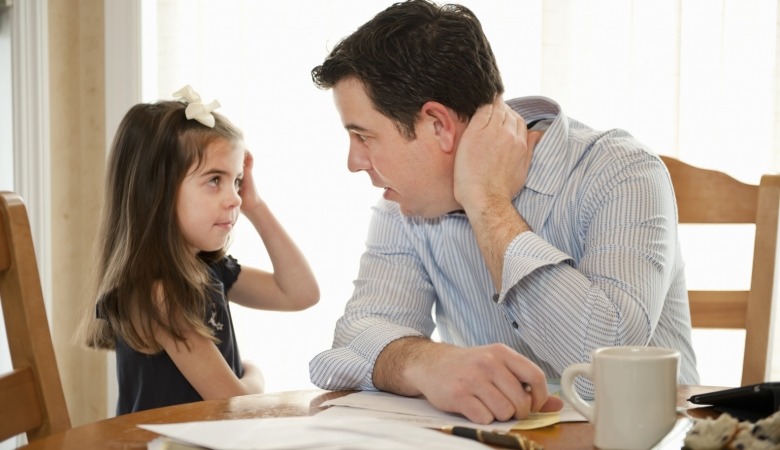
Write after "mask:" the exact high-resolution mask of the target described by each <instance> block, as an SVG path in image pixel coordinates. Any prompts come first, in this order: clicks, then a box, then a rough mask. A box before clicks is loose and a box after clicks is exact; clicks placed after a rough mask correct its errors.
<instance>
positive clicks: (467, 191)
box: [454, 96, 538, 215]
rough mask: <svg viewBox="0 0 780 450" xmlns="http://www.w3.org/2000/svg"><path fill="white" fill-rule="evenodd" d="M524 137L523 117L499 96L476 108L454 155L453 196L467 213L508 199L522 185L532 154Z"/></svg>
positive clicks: (524, 125)
mask: <svg viewBox="0 0 780 450" xmlns="http://www.w3.org/2000/svg"><path fill="white" fill-rule="evenodd" d="M528 138H529V136H528V132H527V128H526V124H525V120H523V118H522V117H521V116H520V115H519V114H517V113H516V112H515V111H513V110H512V109H511V108H510V107H509V106H507V104H506V103H504V101H503V99H502V98H501V97H500V96H498V97H496V99H495V101H494V102H493V103H491V104H488V105H484V106H482V107H480V108H479V109H478V110H477V112H476V113H475V114H474V116H473V117H472V118H471V121H470V122H469V125H468V126H467V127H466V130H465V131H464V132H463V136H462V137H461V139H460V142H459V144H458V149H457V154H456V156H455V175H454V178H455V182H454V183H455V186H454V189H455V199H456V200H457V201H458V203H459V204H460V205H461V206H463V209H464V210H465V211H466V213H467V214H468V213H470V212H471V213H475V212H476V211H479V210H480V209H481V208H484V207H485V205H487V204H491V203H494V202H496V201H499V202H500V201H508V202H511V200H512V198H513V197H514V196H515V194H517V193H518V192H520V190H521V189H522V188H523V187H524V186H525V181H526V177H527V175H528V168H529V167H530V166H531V156H532V154H533V145H528V144H529V143H528ZM536 139H538V135H537V134H536V133H534V134H533V140H536ZM470 215H471V214H470Z"/></svg>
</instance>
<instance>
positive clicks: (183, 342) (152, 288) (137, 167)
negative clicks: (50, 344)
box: [81, 86, 319, 414]
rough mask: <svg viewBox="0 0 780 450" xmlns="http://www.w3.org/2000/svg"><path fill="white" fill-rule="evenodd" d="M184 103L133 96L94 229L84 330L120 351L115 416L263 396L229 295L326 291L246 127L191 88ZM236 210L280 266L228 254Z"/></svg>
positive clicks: (286, 307) (91, 340)
mask: <svg viewBox="0 0 780 450" xmlns="http://www.w3.org/2000/svg"><path fill="white" fill-rule="evenodd" d="M174 96H175V97H181V98H183V101H160V102H157V103H153V104H144V103H142V104H138V105H135V106H134V107H132V108H131V109H130V111H128V113H127V114H126V115H125V117H124V119H123V120H122V122H121V123H120V125H119V129H118V130H117V133H116V136H115V138H114V142H113V144H112V147H111V154H110V156H109V161H108V169H107V178H106V188H107V189H106V192H107V196H106V197H107V198H106V200H105V204H104V207H103V213H102V220H101V225H100V234H99V236H98V242H97V244H98V251H97V268H96V269H97V277H96V287H95V295H94V297H93V298H95V303H94V304H93V306H94V309H93V311H95V312H94V313H92V314H90V315H89V316H90V318H89V319H88V322H87V323H86V324H85V325H84V326H83V327H82V335H81V338H82V340H83V341H84V342H86V344H87V345H88V346H90V347H93V348H105V349H115V350H116V357H117V358H116V359H117V362H116V364H117V376H118V381H119V401H118V405H117V414H125V413H129V412H134V411H139V410H144V409H149V408H156V407H160V406H165V405H172V404H178V403H186V402H192V401H197V400H201V399H217V398H225V397H231V396H236V395H243V394H251V393H260V392H262V391H263V387H264V381H263V376H262V373H261V372H260V370H259V369H258V368H257V367H255V366H253V365H251V364H248V363H246V362H242V361H241V359H240V357H239V353H238V347H237V343H236V339H235V334H234V332H233V325H232V321H231V316H230V308H229V306H228V302H227V299H228V298H229V299H230V300H231V301H234V302H236V303H238V304H240V305H244V306H247V307H251V308H257V309H266V310H275V311H297V310H302V309H305V308H308V307H310V306H312V305H314V304H315V303H316V302H317V301H318V299H319V288H318V286H317V282H316V280H315V278H314V275H313V274H312V271H311V269H310V268H309V265H308V264H307V262H306V259H305V258H304V256H303V255H302V254H301V252H300V251H299V250H298V248H297V247H296V245H295V243H294V242H293V241H292V240H291V239H290V237H289V236H288V235H287V233H285V231H284V229H283V228H282V226H281V225H280V224H279V223H278V222H277V221H276V219H275V218H274V216H273V214H272V213H271V211H270V210H269V209H268V206H267V205H266V204H265V202H264V201H263V200H262V199H261V198H260V196H259V195H258V193H257V191H256V188H255V183H254V180H253V179H252V164H253V159H252V155H251V154H250V153H249V152H248V151H247V150H246V149H245V148H244V143H243V136H242V133H241V131H240V130H239V129H238V128H236V127H235V126H234V125H233V124H232V123H230V122H229V121H228V120H227V119H226V118H225V117H223V116H221V115H219V114H217V113H214V112H212V110H213V109H215V108H216V107H219V103H218V102H216V101H214V102H212V103H211V104H209V105H204V104H203V103H202V102H201V100H200V97H199V96H198V94H196V93H195V92H194V91H193V90H192V89H191V88H190V87H189V86H186V87H185V88H183V89H182V90H180V91H178V92H176V93H175V94H174ZM239 211H240V212H241V213H243V214H244V216H246V217H247V218H248V219H249V221H250V222H251V223H252V225H254V227H255V229H256V230H257V232H258V233H259V234H260V237H261V238H262V241H263V243H264V244H265V247H266V250H267V251H268V254H269V256H270V259H271V262H272V265H273V269H274V272H273V273H268V272H265V271H262V270H259V269H255V268H252V267H242V266H240V265H239V264H238V263H237V262H236V260H235V259H234V258H232V257H231V256H229V255H226V254H225V252H226V249H227V247H228V243H229V238H230V234H231V231H232V229H233V226H234V224H235V223H236V220H237V219H238V215H239Z"/></svg>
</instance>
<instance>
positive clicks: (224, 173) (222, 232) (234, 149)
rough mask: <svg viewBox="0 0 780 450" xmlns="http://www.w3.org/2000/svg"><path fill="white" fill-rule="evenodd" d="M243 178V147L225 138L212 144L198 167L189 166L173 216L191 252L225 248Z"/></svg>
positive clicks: (239, 198) (238, 207)
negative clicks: (175, 216)
mask: <svg viewBox="0 0 780 450" xmlns="http://www.w3.org/2000/svg"><path fill="white" fill-rule="evenodd" d="M243 176H244V150H243V147H241V146H240V145H237V144H236V143H235V142H232V141H228V140H226V139H217V140H215V141H214V142H212V143H211V144H210V145H209V146H208V147H207V148H206V152H205V155H204V159H203V161H202V162H201V165H200V167H196V165H195V164H193V165H192V167H190V170H189V172H188V173H187V176H186V177H185V178H184V181H183V182H182V184H181V186H180V187H179V192H178V194H177V197H176V215H177V219H178V222H179V227H180V229H181V232H182V235H183V236H184V240H185V241H186V243H187V245H189V246H190V248H191V249H192V251H193V252H194V253H197V252H199V251H209V252H211V251H216V250H219V249H221V248H223V247H224V246H225V243H226V242H227V238H228V236H229V235H230V231H231V230H232V229H233V225H235V223H236V220H238V215H239V212H240V207H241V197H240V196H239V195H238V191H239V187H240V186H241V179H242V178H243Z"/></svg>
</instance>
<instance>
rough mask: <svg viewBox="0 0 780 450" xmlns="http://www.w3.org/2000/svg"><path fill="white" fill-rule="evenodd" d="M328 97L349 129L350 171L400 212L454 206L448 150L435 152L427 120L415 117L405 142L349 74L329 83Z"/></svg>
mask: <svg viewBox="0 0 780 450" xmlns="http://www.w3.org/2000/svg"><path fill="white" fill-rule="evenodd" d="M333 99H334V102H335V103H336V109H337V110H338V112H339V114H340V115H341V122H342V123H343V124H344V128H346V130H347V131H348V132H349V156H348V159H347V166H348V168H349V170H350V171H351V172H359V171H361V170H362V171H365V172H366V173H367V174H368V176H369V177H371V183H372V184H373V185H374V186H376V187H379V188H383V189H384V190H385V193H384V198H385V199H387V200H390V201H393V202H396V203H398V205H399V207H400V209H401V212H402V213H403V214H404V215H407V216H422V217H436V216H440V215H442V214H446V213H448V212H450V211H453V210H457V209H460V206H459V205H458V204H457V202H455V198H454V194H453V187H452V186H453V185H452V177H453V163H454V159H453V158H454V152H443V151H442V150H441V148H440V146H439V144H438V143H437V141H436V139H435V136H434V134H435V124H434V123H433V122H432V121H430V120H427V119H423V120H420V121H418V123H417V124H416V125H415V132H416V137H415V139H412V140H408V139H407V138H406V137H404V136H403V135H402V134H401V132H400V131H399V130H398V128H397V127H396V126H395V123H394V122H393V121H392V120H390V119H389V118H388V117H387V116H385V115H383V114H382V113H380V112H379V111H377V110H376V109H375V108H374V105H373V102H372V101H371V99H369V97H368V95H367V94H366V92H365V89H364V88H363V83H361V82H360V81H359V80H357V79H355V78H352V77H350V78H345V79H343V80H341V81H339V82H338V83H337V84H336V85H335V86H334V87H333Z"/></svg>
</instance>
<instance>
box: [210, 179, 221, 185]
mask: <svg viewBox="0 0 780 450" xmlns="http://www.w3.org/2000/svg"><path fill="white" fill-rule="evenodd" d="M209 184H210V185H212V186H219V177H214V178H212V179H210V180H209Z"/></svg>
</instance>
